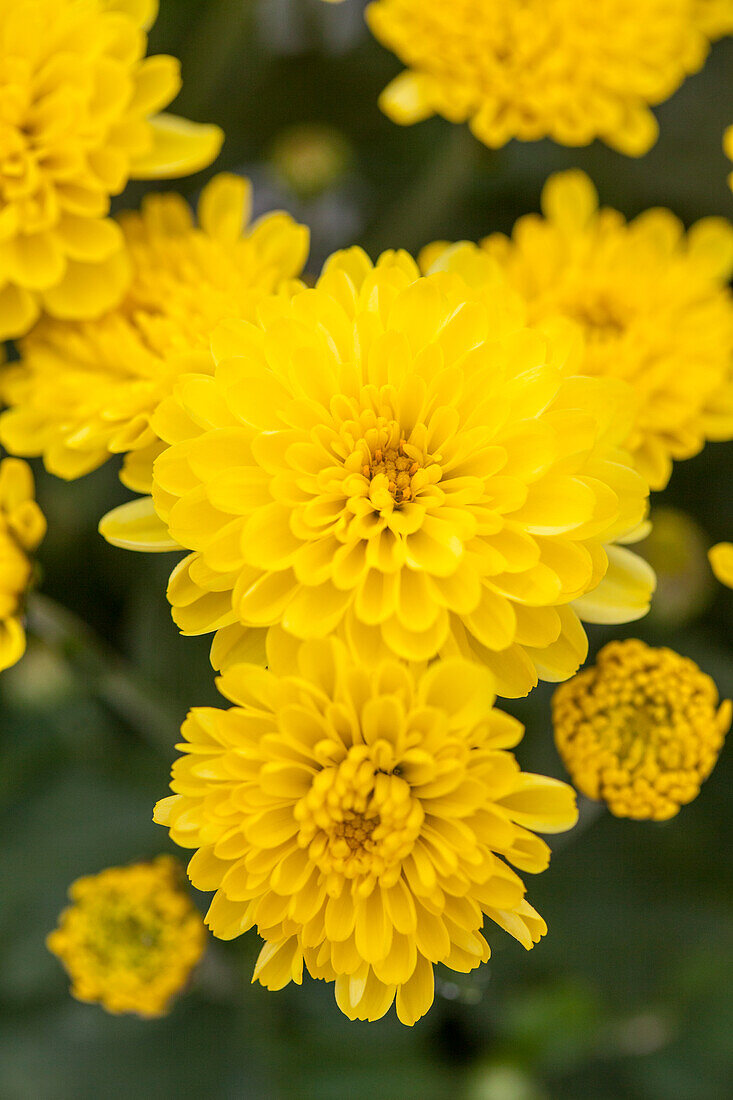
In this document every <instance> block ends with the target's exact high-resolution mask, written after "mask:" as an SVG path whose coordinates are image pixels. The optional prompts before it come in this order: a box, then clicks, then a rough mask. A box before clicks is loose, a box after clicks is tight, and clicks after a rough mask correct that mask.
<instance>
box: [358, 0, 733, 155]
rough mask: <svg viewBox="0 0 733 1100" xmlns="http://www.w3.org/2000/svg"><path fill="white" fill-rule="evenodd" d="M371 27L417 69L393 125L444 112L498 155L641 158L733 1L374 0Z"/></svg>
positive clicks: (402, 86) (730, 26) (728, 17)
mask: <svg viewBox="0 0 733 1100" xmlns="http://www.w3.org/2000/svg"><path fill="white" fill-rule="evenodd" d="M367 22H368V23H369V25H370V27H371V29H372V31H373V32H374V34H375V35H376V37H377V38H378V39H379V40H380V42H382V43H383V44H384V45H385V46H386V47H387V48H388V49H390V50H392V51H393V52H394V53H395V54H397V56H398V57H399V58H400V60H401V61H402V62H403V63H404V64H405V65H407V70H406V71H405V72H403V73H402V74H401V75H400V76H398V77H397V78H396V79H395V80H393V81H392V83H391V84H390V85H389V86H388V87H387V88H386V89H385V91H384V92H383V93H382V97H381V101H380V103H381V107H382V109H383V110H384V111H385V113H386V114H387V115H389V117H390V118H391V119H393V120H394V121H395V122H398V123H401V124H403V125H406V124H410V123H413V122H420V121H421V120H422V119H424V118H428V117H429V116H430V115H433V114H436V113H437V114H441V115H443V116H444V117H445V118H447V119H449V121H451V122H466V121H468V122H469V125H470V127H471V129H472V131H473V133H474V134H475V135H476V137H477V138H479V139H480V140H481V141H483V142H485V144H486V145H489V146H491V147H492V148H498V147H500V146H502V145H505V144H506V142H507V141H509V140H510V139H511V138H519V139H520V140H521V141H537V140H538V139H539V138H544V137H550V138H552V139H553V140H554V141H557V142H559V143H560V144H561V145H571V146H572V145H588V144H589V142H591V141H593V140H594V138H601V139H602V140H603V141H605V142H606V143H607V144H608V145H611V146H612V147H613V148H614V149H618V150H619V151H620V152H622V153H625V154H627V155H629V156H640V155H641V154H642V153H646V151H647V150H648V149H649V148H650V147H651V146H652V145H653V144H654V142H655V141H656V139H657V133H658V126H657V121H656V119H655V117H654V115H653V113H652V112H651V110H650V106H654V105H656V104H658V103H661V102H662V101H663V100H665V99H667V98H668V97H669V96H670V95H672V93H673V92H674V91H676V89H677V88H678V87H679V86H680V84H682V82H683V81H684V80H685V78H686V77H687V76H688V75H689V74H690V73H694V72H696V71H697V70H698V69H700V68H701V67H702V65H703V63H704V61H705V58H706V56H707V53H708V50H709V47H710V40H711V39H714V38H718V37H720V36H721V35H723V34H727V33H728V32H730V31H731V30H733V2H732V0H639V2H638V3H636V4H633V5H632V4H629V3H628V0H605V2H604V3H602V4H592V3H591V4H589V3H588V2H587V0H539V2H537V0H531V2H529V3H528V2H527V0H482V2H479V3H477V0H451V2H450V3H446V2H445V0H375V2H374V3H372V4H370V5H369V7H368V8H367Z"/></svg>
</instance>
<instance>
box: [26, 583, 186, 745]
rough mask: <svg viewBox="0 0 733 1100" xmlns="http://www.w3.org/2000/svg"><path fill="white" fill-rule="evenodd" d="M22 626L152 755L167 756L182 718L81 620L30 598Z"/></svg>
mask: <svg viewBox="0 0 733 1100" xmlns="http://www.w3.org/2000/svg"><path fill="white" fill-rule="evenodd" d="M26 623H27V628H28V631H29V633H30V634H32V635H33V636H34V637H36V638H37V639H38V640H39V641H40V642H41V643H42V644H43V645H45V646H46V647H47V648H48V649H50V650H51V651H52V652H53V653H55V654H56V655H57V656H58V657H60V658H61V659H62V660H64V661H65V662H66V664H67V665H68V666H69V667H70V668H71V669H72V670H73V671H74V673H75V674H76V676H77V678H78V679H79V680H80V681H81V682H82V683H83V685H84V686H85V687H86V688H87V689H88V690H89V691H90V692H91V694H92V695H94V696H95V697H96V698H97V699H98V700H99V701H100V702H101V703H103V704H104V705H105V706H106V707H107V708H108V709H109V710H110V711H111V712H112V713H113V714H115V715H116V716H117V717H118V718H121V719H122V720H123V721H124V722H125V723H126V724H127V725H129V726H131V727H132V728H133V729H134V730H135V731H136V732H137V733H138V734H139V735H140V736H141V737H143V738H144V739H145V740H146V741H147V742H148V743H149V744H150V745H151V746H152V748H154V749H155V750H156V752H159V753H161V754H165V755H166V756H170V755H171V754H172V750H173V745H174V742H175V740H176V736H177V733H178V730H179V728H180V724H181V717H182V716H181V715H177V714H176V711H175V707H174V705H173V704H172V703H171V702H170V701H169V700H166V699H165V698H163V697H161V696H159V695H158V694H157V692H156V691H155V689H154V688H153V687H152V686H151V685H150V684H148V683H147V682H146V681H145V679H144V677H142V676H140V674H139V673H138V672H137V671H136V669H134V668H133V667H132V666H131V665H130V664H128V663H127V662H126V661H125V660H124V659H123V658H122V657H120V655H119V654H118V653H116V652H115V651H114V650H113V649H112V648H111V647H109V646H108V645H107V644H106V643H105V642H103V641H102V640H101V638H99V637H97V635H96V634H94V632H93V631H92V630H90V628H89V627H88V626H87V624H86V623H85V622H84V621H83V620H82V619H80V618H79V617H78V616H77V615H75V614H74V613H73V612H71V611H69V610H67V608H65V607H62V606H61V605H60V604H58V603H56V601H55V600H52V599H50V598H49V597H48V596H44V595H41V594H40V593H38V592H34V593H32V594H31V595H30V596H29V598H28V604H27V608H26Z"/></svg>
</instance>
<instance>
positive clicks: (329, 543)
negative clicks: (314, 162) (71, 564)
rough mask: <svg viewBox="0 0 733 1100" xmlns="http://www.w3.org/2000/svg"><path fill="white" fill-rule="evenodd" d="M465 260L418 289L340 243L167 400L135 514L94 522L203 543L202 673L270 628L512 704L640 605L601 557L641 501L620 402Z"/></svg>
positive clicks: (183, 570)
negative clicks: (205, 647)
mask: <svg viewBox="0 0 733 1100" xmlns="http://www.w3.org/2000/svg"><path fill="white" fill-rule="evenodd" d="M474 251H477V250H474ZM476 260H477V267H478V268H479V269H480V273H479V272H478V271H477V272H473V273H472V272H471V271H470V270H469V271H465V272H464V276H465V277H462V276H459V275H458V274H456V272H455V271H448V270H446V271H441V272H437V273H436V274H434V275H431V276H429V277H427V278H420V277H419V272H418V270H417V267H416V265H415V263H414V261H413V260H412V259H411V258H410V257H409V256H407V255H406V254H405V253H396V254H395V253H387V254H386V255H385V256H384V257H382V258H381V259H380V260H379V261H378V263H377V264H376V265H373V264H372V263H371V261H370V260H369V259H368V257H367V256H366V255H365V254H364V253H363V252H362V251H361V250H360V249H352V250H348V251H346V252H342V253H337V254H336V255H335V256H333V257H332V258H331V259H330V260H329V261H328V263H327V264H326V267H325V269H324V271H323V274H322V275H321V277H320V279H319V280H318V283H317V286H316V287H315V288H314V289H311V290H302V291H299V292H297V293H296V294H294V295H292V296H290V297H288V296H285V295H282V296H280V297H279V298H273V299H270V300H269V301H268V303H267V304H266V307H265V306H263V307H262V308H261V309H260V310H259V313H258V316H257V318H256V320H255V321H254V322H247V321H240V322H236V323H230V322H227V323H225V324H224V325H223V326H221V328H219V329H218V330H217V331H216V333H215V334H214V337H213V341H212V347H213V350H214V355H215V358H216V360H217V365H216V369H215V372H214V375H213V376H212V377H210V378H204V377H201V376H198V377H195V376H192V375H188V376H185V377H182V378H180V379H179V380H178V381H177V383H176V385H175V388H174V391H173V394H172V396H171V397H170V398H167V399H166V400H165V401H163V402H161V404H160V407H159V409H158V412H157V413H156V414H155V416H154V418H153V428H154V430H155V431H156V432H157V433H158V434H159V435H160V437H161V439H164V440H165V441H166V442H167V443H169V444H170V446H169V447H168V448H167V449H166V450H165V451H164V452H163V453H162V454H161V455H160V456H159V457H158V459H157V460H156V463H155V468H154V486H153V500H152V501H148V502H147V509H148V511H147V513H146V511H145V508H146V505H145V502H143V501H140V500H138V501H135V502H133V504H132V506H123V507H122V509H118V510H116V511H115V512H113V513H111V514H110V515H109V516H107V517H105V519H104V520H103V522H102V526H101V530H102V533H103V534H104V536H105V537H106V538H108V539H109V540H110V541H111V542H114V543H116V544H118V545H122V546H126V547H128V548H130V549H137V550H151V549H160V548H162V547H164V546H166V547H169V546H170V545H171V541H172V543H173V545H175V544H176V542H177V543H178V545H180V546H182V547H185V548H187V549H189V550H191V551H193V553H192V554H190V555H189V557H187V558H185V559H184V560H183V561H182V562H181V563H180V564H179V566H178V567H177V568H176V569H175V571H174V573H173V574H172V576H171V580H170V585H169V589H168V597H169V600H170V602H171V605H172V607H173V614H174V618H175V620H176V622H177V623H178V625H179V627H180V628H181V630H182V631H183V632H184V633H187V634H203V633H207V632H209V631H216V632H217V636H216V639H215V642H214V646H213V648H212V662H213V663H214V666H215V667H216V668H225V667H227V666H228V665H229V664H232V663H233V662H234V661H235V660H241V659H243V656H242V654H243V652H244V651H243V650H242V648H241V647H242V646H245V647H247V646H249V648H248V649H247V657H246V659H248V660H250V659H252V658H253V655H254V652H255V650H254V648H253V647H252V646H251V645H249V643H250V641H252V635H253V634H254V633H256V632H257V631H260V628H265V627H271V626H275V625H282V626H283V627H284V629H285V630H286V631H287V632H288V633H289V634H291V635H293V636H294V637H297V638H301V639H308V638H314V637H324V636H326V635H328V634H330V633H332V632H334V631H335V632H337V633H339V635H340V636H341V637H344V638H346V639H347V640H348V643H349V645H350V646H352V647H353V648H354V650H355V651H356V652H357V653H359V654H360V655H363V656H364V657H365V658H366V657H367V656H371V657H374V656H375V655H376V656H378V655H379V654H380V653H391V654H393V655H396V656H399V657H402V658H404V659H406V660H418V661H419V660H429V659H431V658H432V657H435V656H436V655H438V654H440V655H441V656H447V655H449V654H453V653H456V652H460V653H462V654H463V655H464V656H470V657H473V658H474V659H477V660H480V661H482V662H483V663H485V664H487V665H488V666H489V668H491V670H492V671H493V672H494V674H495V675H496V678H497V685H498V690H499V693H500V694H502V695H511V696H518V695H526V694H527V692H529V691H530V690H531V689H532V688H533V687H534V686H535V684H536V683H537V680H538V678H542V679H547V680H554V681H558V680H563V679H566V678H567V677H568V676H571V675H572V674H573V673H574V672H575V671H576V670H577V669H578V667H579V666H580V664H582V662H583V660H584V659H585V656H586V653H587V639H586V636H585V632H584V630H583V628H582V626H581V623H580V619H584V620H586V621H589V622H606V623H609V622H628V621H630V620H632V619H636V618H640V617H641V616H642V615H644V614H645V613H646V611H647V610H648V607H649V599H650V596H651V592H652V590H653V587H654V575H653V572H652V570H651V569H650V568H649V566H648V565H646V563H644V562H642V561H641V560H640V559H639V558H638V557H636V555H634V554H633V553H632V552H631V551H630V550H628V549H627V548H626V547H625V546H624V547H622V546H618V545H615V543H616V542H617V540H621V539H623V540H626V541H628V540H629V539H633V537H634V534H635V532H636V530H637V528H638V527H639V525H640V523H641V522H642V520H643V519H644V517H645V512H646V495H647V487H646V485H645V483H644V482H643V480H642V478H641V477H639V475H638V474H637V473H635V472H634V471H633V470H632V469H631V468H630V465H629V462H630V460H629V457H628V455H627V454H625V452H623V451H621V450H619V449H618V443H619V442H620V440H621V439H622V438H623V435H624V434H625V432H626V430H627V427H628V419H627V417H628V412H627V409H628V404H629V402H628V394H627V391H626V389H625V387H623V386H622V385H619V384H618V383H617V382H615V381H611V380H609V379H590V378H578V377H573V369H572V363H573V362H574V356H576V354H577V349H576V347H575V343H574V340H573V338H572V335H573V334H571V335H570V336H569V334H568V330H567V325H565V326H559V327H556V328H554V329H553V331H552V332H549V331H537V330H533V329H529V328H526V327H525V326H524V323H523V310H522V303H521V302H520V301H518V299H517V297H516V295H515V294H513V293H511V292H510V291H508V290H507V289H506V287H505V286H504V284H503V282H502V280H501V277H500V275H499V273H498V270H497V266H496V264H495V263H493V262H492V261H491V260H489V259H488V258H487V257H486V256H484V255H483V254H479V255H478V257H476ZM487 269H488V270H487ZM492 273H493V278H492ZM473 275H475V280H474V282H473V283H472V276H473ZM474 284H475V285H474ZM153 508H157V516H158V518H157V521H156V517H155V513H154V511H153ZM260 632H261V631H260Z"/></svg>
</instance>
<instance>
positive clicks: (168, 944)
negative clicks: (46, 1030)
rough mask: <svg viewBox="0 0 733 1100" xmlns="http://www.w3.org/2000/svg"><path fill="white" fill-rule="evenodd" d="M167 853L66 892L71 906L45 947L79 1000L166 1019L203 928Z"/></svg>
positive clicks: (196, 954)
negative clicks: (65, 974) (65, 975)
mask: <svg viewBox="0 0 733 1100" xmlns="http://www.w3.org/2000/svg"><path fill="white" fill-rule="evenodd" d="M184 882H185V879H183V875H182V870H181V868H180V866H179V864H178V861H177V860H175V859H172V858H171V857H170V856H158V858H157V859H154V860H153V861H152V862H151V863H135V864H132V865H131V866H129V867H108V868H107V870H105V871H101V872H100V873H99V874H98V875H88V876H86V877H84V878H79V879H77V880H76V882H74V883H72V885H71V887H70V888H69V898H70V899H71V902H72V904H71V905H70V906H69V908H68V909H64V911H63V913H62V914H61V916H60V918H59V925H58V928H56V929H55V930H54V931H53V932H52V933H51V934H50V935H49V936H48V938H47V940H46V944H47V946H48V949H49V951H52V952H53V954H54V955H56V956H57V957H58V958H59V959H60V960H61V962H62V963H63V965H64V967H65V969H66V971H67V972H68V974H69V977H70V978H71V982H72V985H71V993H72V995H73V996H74V997H76V998H77V1000H79V1001H88V1002H90V1003H93V1004H100V1005H102V1007H103V1008H105V1009H106V1010H107V1012H113V1013H122V1012H132V1013H136V1014H137V1015H138V1016H163V1015H165V1013H166V1012H167V1011H168V1009H169V1007H170V1003H171V1001H172V999H173V997H175V995H176V994H177V993H179V992H180V991H181V990H182V989H183V987H184V986H185V984H186V982H187V981H188V978H189V975H190V973H191V971H192V969H193V967H194V966H195V965H196V963H197V962H198V961H199V959H200V958H201V955H202V954H203V952H204V948H205V946H206V929H205V928H204V923H203V921H202V919H201V915H200V914H199V912H198V910H197V909H196V907H195V906H194V905H193V902H192V901H191V899H190V897H189V896H188V894H187V893H186V891H185V890H184V888H183V883H184Z"/></svg>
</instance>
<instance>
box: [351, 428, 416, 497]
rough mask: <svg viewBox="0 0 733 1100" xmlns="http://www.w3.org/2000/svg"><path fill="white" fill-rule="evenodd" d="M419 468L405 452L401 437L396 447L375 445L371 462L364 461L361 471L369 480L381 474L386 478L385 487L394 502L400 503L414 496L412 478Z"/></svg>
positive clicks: (403, 441)
mask: <svg viewBox="0 0 733 1100" xmlns="http://www.w3.org/2000/svg"><path fill="white" fill-rule="evenodd" d="M419 469H420V465H419V463H418V462H417V461H416V460H415V459H414V458H411V457H410V455H408V454H407V453H406V451H405V440H404V439H401V440H400V442H399V444H398V445H397V446H396V447H394V446H390V447H384V448H383V447H377V449H376V450H375V452H374V454H373V455H372V460H371V462H369V463H365V465H364V468H363V470H362V473H363V474H364V476H365V477H368V478H369V480H370V481H373V480H374V478H375V477H377V476H378V475H379V474H383V475H384V476H385V477H386V478H387V488H388V490H389V492H390V493H391V494H392V497H393V498H394V502H395V504H402V502H403V501H405V500H414V498H415V492H414V489H413V485H412V479H413V477H414V476H415V474H416V473H417V471H418V470H419Z"/></svg>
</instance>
